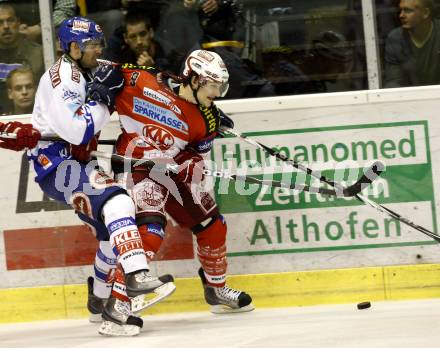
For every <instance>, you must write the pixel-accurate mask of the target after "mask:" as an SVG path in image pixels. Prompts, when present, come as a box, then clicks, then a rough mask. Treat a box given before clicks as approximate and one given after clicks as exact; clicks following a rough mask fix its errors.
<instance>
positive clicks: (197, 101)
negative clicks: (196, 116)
mask: <svg viewBox="0 0 440 348" xmlns="http://www.w3.org/2000/svg"><path fill="white" fill-rule="evenodd" d="M199 89H200V86H198V87H197V89H193V88H192V86H191V90H192V92H193V96H194V99H195V100H196V103H197V104H198V105H200V101H199V98H197V92H198V91H199Z"/></svg>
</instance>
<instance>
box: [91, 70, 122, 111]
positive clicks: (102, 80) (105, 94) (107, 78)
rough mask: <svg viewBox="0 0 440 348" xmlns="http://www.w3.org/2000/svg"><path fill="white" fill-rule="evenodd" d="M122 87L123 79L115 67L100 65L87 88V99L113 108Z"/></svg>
mask: <svg viewBox="0 0 440 348" xmlns="http://www.w3.org/2000/svg"><path fill="white" fill-rule="evenodd" d="M123 86H124V77H123V76H122V73H121V72H120V71H119V69H118V68H117V67H114V66H112V65H109V64H106V65H101V66H99V68H98V69H97V70H96V72H95V75H94V76H93V81H91V82H90V83H89V84H88V86H87V97H88V99H91V100H94V101H97V102H101V103H104V104H106V105H107V106H108V107H109V108H113V107H114V105H115V98H116V96H117V94H118V93H119V92H120V91H121V89H122V87H123Z"/></svg>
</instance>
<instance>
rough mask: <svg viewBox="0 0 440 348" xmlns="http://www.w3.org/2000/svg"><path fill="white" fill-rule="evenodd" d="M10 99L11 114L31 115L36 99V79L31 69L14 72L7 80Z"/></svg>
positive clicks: (20, 69)
mask: <svg viewBox="0 0 440 348" xmlns="http://www.w3.org/2000/svg"><path fill="white" fill-rule="evenodd" d="M6 86H7V88H8V98H9V99H10V100H11V102H12V109H11V110H10V112H9V114H11V115H23V114H31V113H32V109H33V107H34V99H35V91H36V85H35V79H34V74H33V72H32V70H31V69H30V68H29V67H21V68H18V69H15V70H12V71H11V72H10V73H9V75H8V77H7V78H6Z"/></svg>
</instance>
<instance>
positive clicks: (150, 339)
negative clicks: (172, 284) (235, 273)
mask: <svg viewBox="0 0 440 348" xmlns="http://www.w3.org/2000/svg"><path fill="white" fill-rule="evenodd" d="M143 319H144V328H143V329H142V332H141V334H140V335H139V336H137V337H124V338H120V337H119V338H114V337H102V336H99V335H98V333H97V328H98V326H97V324H90V323H89V322H88V321H87V320H86V319H82V320H59V321H46V322H34V323H19V324H1V325H0V347H2V348H3V347H5V348H6V347H7V348H21V347H23V348H34V347H41V348H43V347H44V348H52V347H53V348H55V347H56V348H64V347H66V348H92V347H93V348H94V347H127V348H130V347H133V348H135V347H145V348H185V347H188V348H189V347H191V348H198V347H200V348H226V347H228V348H239V347H240V348H242V347H243V348H245V347H246V348H247V347H258V348H263V347H264V348H272V347H276V348H278V347H298V348H315V347H316V348H323V347H326V348H329V347H340V348H355V347H356V348H359V347H360V348H382V347H383V348H409V347H411V348H418V347H438V344H439V342H440V299H438V300H423V301H396V302H373V303H372V307H371V308H369V309H364V310H358V309H357V308H356V304H349V305H346V304H344V305H331V306H314V307H302V308H299V307H291V308H282V309H256V310H255V311H253V312H250V313H241V314H223V315H214V314H211V313H209V312H197V313H183V314H173V315H155V316H145V317H144V318H143Z"/></svg>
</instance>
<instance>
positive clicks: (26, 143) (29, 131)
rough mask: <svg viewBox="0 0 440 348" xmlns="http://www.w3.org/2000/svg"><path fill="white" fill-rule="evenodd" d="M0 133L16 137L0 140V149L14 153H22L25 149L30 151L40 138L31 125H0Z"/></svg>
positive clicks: (17, 123)
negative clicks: (12, 134)
mask: <svg viewBox="0 0 440 348" xmlns="http://www.w3.org/2000/svg"><path fill="white" fill-rule="evenodd" d="M0 132H6V133H14V134H15V135H16V136H17V137H16V138H15V139H6V138H1V139H0V147H1V148H3V149H8V150H14V151H22V150H24V149H26V148H28V149H32V148H34V147H35V146H37V143H38V141H39V140H40V138H41V134H40V132H39V131H38V130H36V129H35V128H33V127H32V125H31V124H24V123H21V122H16V121H13V122H8V123H0Z"/></svg>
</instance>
